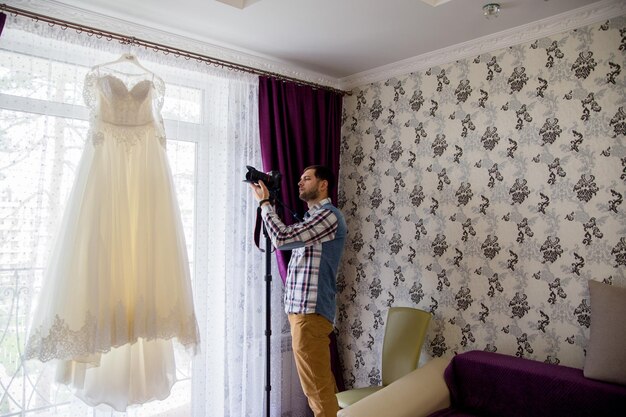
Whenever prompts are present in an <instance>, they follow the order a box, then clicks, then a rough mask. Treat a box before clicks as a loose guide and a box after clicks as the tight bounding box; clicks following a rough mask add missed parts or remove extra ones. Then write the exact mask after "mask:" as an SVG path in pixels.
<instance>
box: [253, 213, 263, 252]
mask: <svg viewBox="0 0 626 417" xmlns="http://www.w3.org/2000/svg"><path fill="white" fill-rule="evenodd" d="M262 223H263V219H262V217H261V206H259V207H257V209H256V224H255V225H254V244H255V245H256V247H257V248H259V250H260V251H261V252H265V251H264V250H263V249H261V246H259V239H260V238H261V227H263V225H262Z"/></svg>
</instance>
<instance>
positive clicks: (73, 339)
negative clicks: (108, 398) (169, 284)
mask: <svg viewBox="0 0 626 417" xmlns="http://www.w3.org/2000/svg"><path fill="white" fill-rule="evenodd" d="M158 323H159V324H158V328H157V329H154V330H153V331H144V332H133V334H128V333H127V334H126V335H125V336H127V337H125V338H121V339H120V338H117V339H116V340H115V342H112V341H111V340H110V339H109V340H100V337H99V334H98V330H99V329H98V325H97V322H96V319H95V317H94V316H93V315H92V314H91V313H87V314H86V316H85V320H84V324H83V326H82V327H81V328H80V329H79V330H71V329H70V327H69V325H68V324H67V323H66V322H65V320H64V319H62V318H61V317H59V316H58V315H56V316H55V318H54V323H53V324H52V326H50V327H49V328H48V330H45V329H44V328H45V327H47V326H43V325H42V326H38V327H37V328H36V329H34V330H33V331H32V332H31V334H30V336H29V337H28V341H27V343H26V349H25V353H24V357H25V359H39V360H40V361H42V362H47V361H49V360H52V359H60V360H78V361H79V362H93V359H90V358H89V356H92V355H97V354H104V353H107V352H108V351H110V350H111V349H112V348H117V347H120V346H124V345H126V344H129V343H130V344H133V343H135V342H137V340H138V339H139V338H142V339H145V340H147V341H150V340H155V339H164V340H167V339H173V338H176V339H177V341H178V342H179V343H180V344H181V345H183V346H184V347H185V349H187V350H188V351H189V352H190V353H191V354H192V355H193V354H195V353H197V351H198V345H199V343H200V335H199V332H198V325H197V322H196V317H195V315H191V316H189V317H187V319H186V320H184V321H182V320H172V319H166V320H158ZM107 333H110V332H108V331H107Z"/></svg>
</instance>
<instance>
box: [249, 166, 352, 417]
mask: <svg viewBox="0 0 626 417" xmlns="http://www.w3.org/2000/svg"><path fill="white" fill-rule="evenodd" d="M333 186H334V178H333V174H332V172H331V171H330V169H328V168H327V167H324V166H321V165H313V166H310V167H308V168H306V169H305V170H304V172H303V173H302V176H301V177H300V181H299V182H298V191H299V196H300V199H301V200H303V201H305V202H306V203H307V205H308V207H309V211H308V212H307V213H306V214H305V216H304V217H305V219H304V221H303V222H301V223H297V224H294V225H291V226H286V225H285V224H284V223H283V222H282V221H281V220H280V218H279V217H278V215H277V214H276V212H275V211H274V209H273V208H272V206H271V205H270V202H269V196H270V193H269V191H268V189H267V187H266V186H265V184H263V181H259V183H258V185H257V184H251V188H252V189H253V191H254V196H255V197H256V199H257V200H258V201H259V204H260V205H261V215H262V217H263V222H264V223H265V227H266V229H267V231H268V234H269V235H270V238H271V240H272V244H273V245H274V246H275V247H276V248H277V249H280V250H290V249H291V250H292V253H291V260H290V261H289V266H288V268H287V281H286V282H285V287H286V288H285V312H286V313H287V315H288V317H289V324H290V326H291V337H292V347H293V353H294V357H295V361H296V367H297V369H298V375H299V377H300V383H301V385H302V390H303V391H304V394H305V395H306V397H307V399H308V401H309V406H310V407H311V410H313V412H314V414H315V417H331V416H332V417H336V416H337V411H338V410H339V406H338V404H337V398H336V397H335V378H334V376H333V374H332V371H331V364H330V349H329V345H330V338H329V335H330V333H331V332H332V330H333V323H334V320H335V309H336V301H335V294H336V292H337V269H338V267H339V261H340V259H341V254H342V253H343V246H344V242H345V240H346V233H347V227H346V222H345V220H344V217H343V214H341V211H339V209H338V208H336V207H335V206H333V205H332V203H331V200H330V198H329V197H328V195H329V192H330V190H331V189H332V187H333Z"/></svg>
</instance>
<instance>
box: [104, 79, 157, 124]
mask: <svg viewBox="0 0 626 417" xmlns="http://www.w3.org/2000/svg"><path fill="white" fill-rule="evenodd" d="M98 89H99V94H100V117H101V118H102V121H103V122H106V123H111V124H114V125H123V126H139V125H145V124H147V123H151V122H153V121H154V115H153V112H152V100H151V96H152V94H151V92H152V81H151V80H146V79H144V80H141V81H139V82H137V83H135V84H134V85H133V86H132V87H131V88H130V89H129V88H128V87H127V86H126V84H124V82H123V81H122V80H121V79H119V78H117V77H114V76H112V75H105V76H103V77H100V78H99V79H98Z"/></svg>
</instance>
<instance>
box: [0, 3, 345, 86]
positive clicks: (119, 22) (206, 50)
mask: <svg viewBox="0 0 626 417" xmlns="http://www.w3.org/2000/svg"><path fill="white" fill-rule="evenodd" d="M7 4H9V5H11V6H13V7H17V8H20V9H24V10H28V11H31V12H34V13H39V14H42V15H45V16H50V17H56V18H59V19H63V20H67V21H71V22H72V23H77V24H81V25H85V26H90V27H93V28H97V29H104V30H107V31H109V32H115V33H119V34H122V35H125V36H129V37H135V38H138V39H144V40H149V41H151V42H156V43H160V44H162V45H167V46H170V47H173V48H178V49H182V50H186V51H190V52H194V53H197V54H201V55H206V56H209V57H212V58H216V59H220V60H223V61H228V62H232V63H235V64H239V65H245V66H247V67H252V68H256V69H259V70H263V71H267V72H272V73H276V74H280V75H284V76H287V77H292V78H295V79H298V80H302V81H307V82H311V83H315V84H320V85H325V86H328V87H332V88H335V89H339V81H338V79H336V78H333V77H329V76H326V75H324V74H321V73H318V72H314V71H310V70H307V69H305V68H301V67H298V66H295V65H293V64H289V63H287V62H282V61H279V60H276V59H273V58H271V57H266V56H262V55H259V54H257V53H254V52H252V51H247V50H244V49H240V48H236V47H232V46H230V45H225V44H223V43H220V42H217V41H214V40H211V39H201V38H194V37H192V36H191V35H189V34H177V33H172V32H170V31H169V30H171V29H166V28H157V27H154V26H148V24H147V22H142V23H139V22H131V21H128V20H124V19H120V18H116V17H112V16H108V15H105V14H102V13H98V12H96V11H92V10H87V9H84V8H82V7H77V6H73V5H69V4H65V3H61V2H58V1H54V0H10V1H8V2H7Z"/></svg>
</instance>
